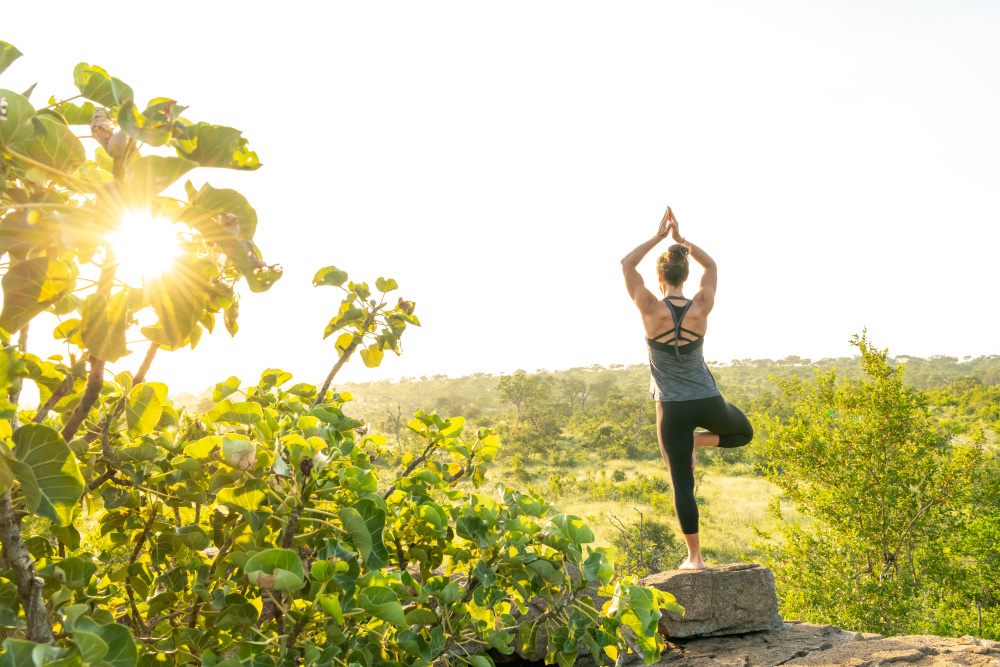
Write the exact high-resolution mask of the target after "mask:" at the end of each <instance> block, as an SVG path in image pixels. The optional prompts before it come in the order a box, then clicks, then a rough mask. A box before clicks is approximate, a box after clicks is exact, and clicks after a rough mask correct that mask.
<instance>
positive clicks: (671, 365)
mask: <svg viewBox="0 0 1000 667" xmlns="http://www.w3.org/2000/svg"><path fill="white" fill-rule="evenodd" d="M682 298H683V297H667V298H666V299H664V300H663V303H665V304H667V307H668V308H670V313H671V315H673V317H674V326H673V328H672V329H669V330H667V331H665V332H663V333H662V334H660V335H659V336H656V337H655V338H647V339H646V347H647V349H648V350H649V370H650V373H651V374H652V379H651V381H650V386H649V391H650V395H651V396H652V397H653V399H654V400H657V401H693V400H697V399H699V398H708V397H710V396H719V395H720V392H719V388H718V387H717V386H716V385H715V378H714V377H712V372H711V371H710V370H708V365H707V364H706V363H705V357H704V355H703V354H702V349H701V348H702V345H703V344H704V343H705V337H704V336H702V335H701V334H697V333H695V332H693V331H691V330H690V329H685V328H684V326H683V324H684V316H685V315H687V312H688V309H689V308H691V303H692V302H691V301H689V300H687V299H685V301H687V303H685V304H684V305H683V306H678V305H676V304H674V303H673V302H671V299H682ZM671 336H672V337H671ZM661 339H665V340H661Z"/></svg>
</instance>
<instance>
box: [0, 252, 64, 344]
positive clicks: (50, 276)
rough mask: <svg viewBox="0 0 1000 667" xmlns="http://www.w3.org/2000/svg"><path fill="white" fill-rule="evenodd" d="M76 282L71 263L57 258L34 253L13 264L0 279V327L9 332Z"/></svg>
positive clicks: (40, 310) (61, 295)
mask: <svg viewBox="0 0 1000 667" xmlns="http://www.w3.org/2000/svg"><path fill="white" fill-rule="evenodd" d="M75 286H76V275H75V273H74V272H73V270H72V267H71V266H70V265H69V264H68V263H66V262H64V261H62V260H59V259H49V258H47V257H34V258H32V259H26V260H24V261H21V262H17V263H16V264H13V265H12V266H11V267H10V269H9V270H8V271H7V273H6V274H4V277H3V279H2V280H0V287H3V309H2V310H0V327H2V328H3V329H5V330H6V331H9V332H11V333H13V332H15V331H20V330H21V329H23V328H24V325H26V324H27V323H28V322H29V321H30V320H31V318H33V317H34V316H35V315H37V314H38V313H40V312H42V311H43V310H45V309H46V308H48V307H49V306H51V305H52V304H54V303H56V302H57V301H59V300H60V299H62V298H63V297H64V296H65V295H66V294H68V293H69V292H70V291H71V290H72V289H73V288H74V287H75Z"/></svg>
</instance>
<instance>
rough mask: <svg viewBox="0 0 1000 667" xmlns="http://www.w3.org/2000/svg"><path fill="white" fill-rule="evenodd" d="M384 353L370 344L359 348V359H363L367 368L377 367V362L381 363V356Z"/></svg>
mask: <svg viewBox="0 0 1000 667" xmlns="http://www.w3.org/2000/svg"><path fill="white" fill-rule="evenodd" d="M384 355H385V353H384V352H382V350H380V349H378V348H377V347H375V346H372V347H369V348H367V349H364V350H361V361H363V362H364V364H365V366H367V367H368V368H378V366H379V364H381V363H382V357H383V356H384Z"/></svg>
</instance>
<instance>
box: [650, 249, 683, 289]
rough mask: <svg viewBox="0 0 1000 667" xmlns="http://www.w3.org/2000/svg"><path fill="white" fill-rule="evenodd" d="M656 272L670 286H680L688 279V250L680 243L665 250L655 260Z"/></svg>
mask: <svg viewBox="0 0 1000 667" xmlns="http://www.w3.org/2000/svg"><path fill="white" fill-rule="evenodd" d="M656 272H657V273H659V274H660V275H661V276H662V277H663V279H664V280H666V281H667V282H668V283H670V284H671V285H682V284H684V281H685V280H687V277H688V248H687V246H683V245H681V244H680V243H675V244H674V245H672V246H670V247H669V248H667V251H666V252H665V253H663V254H662V255H660V258H659V259H658V260H656Z"/></svg>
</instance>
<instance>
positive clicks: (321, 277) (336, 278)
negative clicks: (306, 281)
mask: <svg viewBox="0 0 1000 667" xmlns="http://www.w3.org/2000/svg"><path fill="white" fill-rule="evenodd" d="M346 282H347V272H346V271H341V270H340V269H338V268H337V267H335V266H328V267H326V268H323V269H320V270H319V271H317V272H316V275H315V276H313V285H314V286H315V287H319V286H320V285H333V286H334V287H340V286H341V285H343V284H344V283H346Z"/></svg>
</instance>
